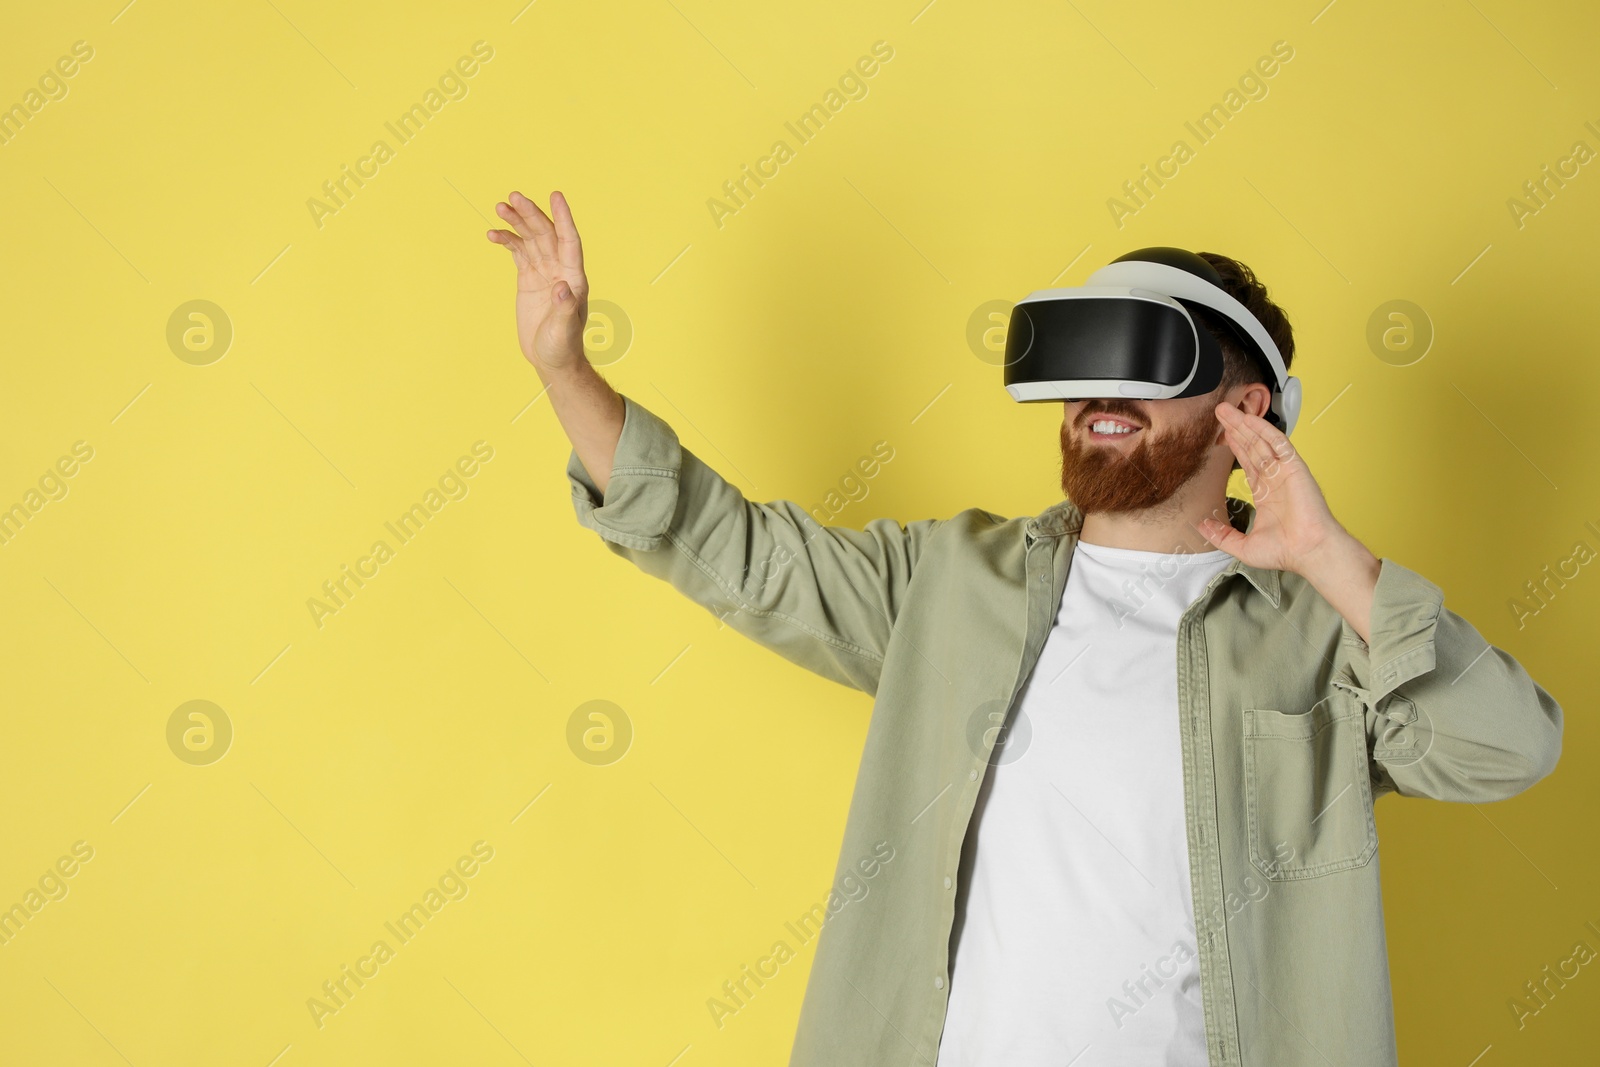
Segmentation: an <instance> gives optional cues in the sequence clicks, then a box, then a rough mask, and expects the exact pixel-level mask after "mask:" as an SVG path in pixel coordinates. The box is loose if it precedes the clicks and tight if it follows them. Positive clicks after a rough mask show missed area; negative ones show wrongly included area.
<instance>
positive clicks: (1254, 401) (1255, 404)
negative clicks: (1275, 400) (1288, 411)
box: [1222, 382, 1272, 419]
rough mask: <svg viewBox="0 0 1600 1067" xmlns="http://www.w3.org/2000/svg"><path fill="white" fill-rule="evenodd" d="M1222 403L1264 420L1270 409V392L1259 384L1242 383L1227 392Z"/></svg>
mask: <svg viewBox="0 0 1600 1067" xmlns="http://www.w3.org/2000/svg"><path fill="white" fill-rule="evenodd" d="M1222 399H1223V402H1224V403H1226V404H1227V405H1228V406H1229V407H1236V408H1239V409H1240V410H1241V411H1245V412H1248V413H1249V414H1251V415H1254V416H1256V417H1257V418H1263V419H1264V418H1266V417H1267V412H1268V411H1269V410H1270V409H1271V408H1272V390H1271V389H1269V388H1268V387H1267V386H1266V385H1264V384H1263V383H1261V382H1244V383H1242V384H1240V385H1236V386H1234V387H1233V388H1232V389H1229V390H1228V393H1227V395H1226V396H1224V397H1223V398H1222Z"/></svg>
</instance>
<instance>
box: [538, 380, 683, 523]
mask: <svg viewBox="0 0 1600 1067" xmlns="http://www.w3.org/2000/svg"><path fill="white" fill-rule="evenodd" d="M621 395H622V405H623V417H622V434H621V436H620V437H619V438H618V439H617V451H616V456H615V458H614V459H613V461H612V465H611V479H610V481H609V482H608V483H607V484H606V491H605V493H604V494H602V493H601V492H600V489H599V487H598V486H596V485H595V482H594V479H593V478H591V477H590V476H589V472H588V471H587V470H586V469H584V466H583V463H582V461H581V460H579V459H578V451H577V449H573V450H572V452H571V454H570V455H569V456H568V457H567V481H568V482H569V483H571V485H572V507H573V510H574V511H575V512H576V514H577V517H578V522H579V524H581V525H582V526H585V527H587V528H588V529H591V530H593V531H595V532H596V533H598V534H599V535H600V536H601V537H602V538H604V539H605V540H607V541H614V542H616V543H617V544H619V545H624V546H626V547H628V548H635V549H639V550H640V551H644V552H650V551H654V550H655V549H657V548H660V547H661V542H662V539H663V538H664V537H665V536H666V532H667V528H668V526H670V525H671V523H672V516H673V514H674V513H675V512H676V511H677V507H678V475H679V473H680V471H681V470H682V468H683V451H682V449H681V447H680V446H679V444H678V435H677V433H676V432H674V430H673V429H672V427H671V426H669V425H667V423H665V422H664V421H662V420H661V419H660V418H658V417H657V416H656V415H655V414H654V413H653V412H651V411H649V410H648V409H646V408H645V407H644V406H643V405H641V404H639V403H638V402H636V401H634V400H633V399H632V398H631V397H629V396H627V395H626V394H621Z"/></svg>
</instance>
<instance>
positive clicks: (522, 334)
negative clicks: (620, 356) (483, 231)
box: [487, 191, 589, 377]
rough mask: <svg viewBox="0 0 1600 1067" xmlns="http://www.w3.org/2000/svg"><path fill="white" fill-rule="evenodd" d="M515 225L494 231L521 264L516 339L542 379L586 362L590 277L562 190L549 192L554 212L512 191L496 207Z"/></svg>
mask: <svg viewBox="0 0 1600 1067" xmlns="http://www.w3.org/2000/svg"><path fill="white" fill-rule="evenodd" d="M495 213H496V214H498V215H499V216H500V217H501V218H502V219H505V220H506V222H507V223H509V224H510V225H511V226H512V227H513V228H512V229H509V230H490V231H489V232H488V235H487V236H488V238H489V240H491V241H493V242H494V243H495V244H498V245H504V246H505V248H506V249H507V250H509V251H510V253H511V258H512V260H513V262H515V263H516V265H517V340H518V342H519V343H520V344H521V346H522V354H523V355H524V356H526V357H527V359H528V361H529V362H530V363H532V364H533V365H534V368H535V369H536V370H538V371H539V375H540V377H546V376H547V375H549V374H561V373H564V372H566V371H569V370H572V369H574V368H576V367H577V366H578V365H580V364H581V363H583V362H584V354H583V327H584V323H585V321H586V320H587V319H588V315H589V280H588V278H587V277H585V275H584V273H583V245H582V243H581V242H580V241H579V239H578V227H577V225H576V224H575V223H574V222H573V221H572V209H571V208H570V207H569V206H568V205H567V198H566V197H565V196H563V195H562V194H561V193H560V192H559V191H557V192H553V193H551V194H550V215H553V216H555V220H554V221H553V222H552V221H551V218H550V215H546V214H545V213H544V212H543V211H542V210H540V208H539V205H538V204H535V203H534V202H533V201H532V200H529V199H528V198H527V197H525V196H523V195H522V194H521V193H519V192H516V191H513V192H512V193H511V195H510V196H509V197H507V198H506V199H505V200H503V201H501V202H500V203H498V204H496V205H495Z"/></svg>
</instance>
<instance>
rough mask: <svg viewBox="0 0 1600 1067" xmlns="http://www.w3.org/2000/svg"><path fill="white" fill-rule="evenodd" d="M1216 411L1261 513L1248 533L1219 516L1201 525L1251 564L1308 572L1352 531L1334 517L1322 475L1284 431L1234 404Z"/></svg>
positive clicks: (1213, 539)
mask: <svg viewBox="0 0 1600 1067" xmlns="http://www.w3.org/2000/svg"><path fill="white" fill-rule="evenodd" d="M1216 415H1217V421H1219V422H1220V423H1222V427H1223V430H1224V431H1225V433H1226V440H1227V442H1228V447H1229V448H1230V449H1232V450H1233V454H1234V455H1235V456H1237V457H1238V458H1239V466H1240V467H1242V468H1243V469H1244V476H1245V480H1246V481H1247V482H1249V484H1250V494H1251V496H1252V497H1253V498H1254V500H1253V503H1254V505H1255V510H1256V514H1255V520H1254V522H1252V523H1251V526H1250V532H1249V533H1248V534H1243V533H1240V532H1239V531H1238V530H1236V529H1234V528H1233V527H1232V526H1230V525H1229V524H1228V523H1226V522H1222V521H1220V520H1218V519H1214V518H1208V519H1205V520H1203V521H1202V522H1201V523H1200V524H1199V525H1198V526H1197V529H1198V530H1199V531H1200V534H1201V535H1202V536H1203V537H1205V539H1206V540H1208V541H1210V542H1211V543H1212V544H1214V545H1216V546H1217V547H1218V548H1220V549H1223V550H1224V551H1226V552H1228V553H1229V554H1230V555H1233V556H1236V557H1238V558H1239V559H1241V560H1243V561H1244V562H1245V563H1248V564H1250V565H1251V566H1252V567H1266V568H1269V569H1272V570H1284V571H1293V572H1295V573H1297V574H1304V573H1305V572H1306V571H1307V570H1309V569H1311V568H1312V567H1314V566H1315V565H1317V564H1318V563H1319V562H1320V560H1321V559H1322V558H1323V557H1324V556H1325V555H1326V554H1327V553H1328V552H1329V551H1330V550H1331V549H1332V547H1333V546H1335V545H1337V544H1339V543H1340V542H1341V541H1342V540H1343V539H1345V538H1348V537H1349V536H1350V534H1349V532H1348V531H1347V530H1345V528H1344V527H1343V526H1342V525H1340V524H1339V521H1338V520H1337V519H1335V518H1334V517H1333V513H1332V512H1331V511H1330V510H1329V509H1328V502H1327V500H1325V499H1324V498H1323V495H1322V489H1321V487H1319V486H1318V485H1317V480H1316V479H1315V478H1313V477H1312V476H1311V471H1310V470H1309V469H1308V468H1307V467H1306V464H1305V460H1303V459H1302V458H1301V457H1300V453H1299V452H1298V451H1297V450H1296V449H1295V447H1294V445H1292V444H1290V443H1289V438H1288V437H1286V436H1284V434H1283V432H1282V431H1281V430H1279V429H1278V428H1277V427H1275V426H1273V425H1272V424H1271V423H1270V422H1268V421H1267V420H1266V419H1263V418H1261V417H1260V416H1259V415H1252V414H1249V413H1248V412H1243V411H1240V410H1239V409H1238V408H1236V407H1233V406H1231V405H1229V404H1220V403H1219V404H1218V405H1217V407H1216Z"/></svg>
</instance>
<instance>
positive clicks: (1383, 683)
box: [1344, 558, 1444, 699]
mask: <svg viewBox="0 0 1600 1067" xmlns="http://www.w3.org/2000/svg"><path fill="white" fill-rule="evenodd" d="M1443 607H1444V591H1443V590H1441V589H1440V588H1439V587H1438V586H1437V585H1435V584H1434V583H1433V582H1430V581H1429V580H1428V579H1426V578H1424V577H1423V576H1422V575H1420V574H1418V573H1417V572H1416V571H1413V570H1411V569H1409V568H1407V567H1402V566H1401V565H1400V564H1398V563H1396V562H1395V561H1394V560H1392V559H1388V558H1384V559H1382V560H1381V563H1380V567H1379V570H1378V584H1377V587H1376V588H1375V589H1374V590H1373V594H1372V623H1371V626H1372V643H1371V644H1370V645H1368V644H1367V643H1366V642H1364V641H1362V640H1361V638H1360V635H1358V634H1356V633H1355V631H1354V630H1353V629H1352V628H1351V626H1350V623H1349V622H1348V621H1346V622H1345V624H1344V626H1345V630H1346V631H1347V633H1346V639H1347V640H1349V641H1351V642H1352V643H1354V644H1355V645H1356V646H1358V647H1362V648H1364V649H1365V650H1366V653H1367V655H1366V663H1365V665H1364V666H1365V668H1366V671H1365V673H1366V674H1367V677H1365V678H1361V679H1359V683H1360V684H1361V685H1363V686H1364V687H1366V688H1368V689H1370V690H1371V692H1372V695H1373V698H1374V699H1381V698H1382V697H1384V696H1386V695H1387V694H1389V693H1391V692H1393V691H1394V690H1395V689H1396V688H1398V687H1399V686H1402V685H1404V684H1405V683H1406V682H1409V681H1410V680H1411V679H1413V678H1416V677H1418V676H1419V675H1423V674H1426V673H1427V672H1429V671H1431V670H1433V668H1434V666H1435V664H1436V662H1437V660H1436V654H1435V648H1434V634H1435V631H1436V630H1437V628H1438V623H1439V612H1440V610H1441V609H1442V608H1443Z"/></svg>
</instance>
